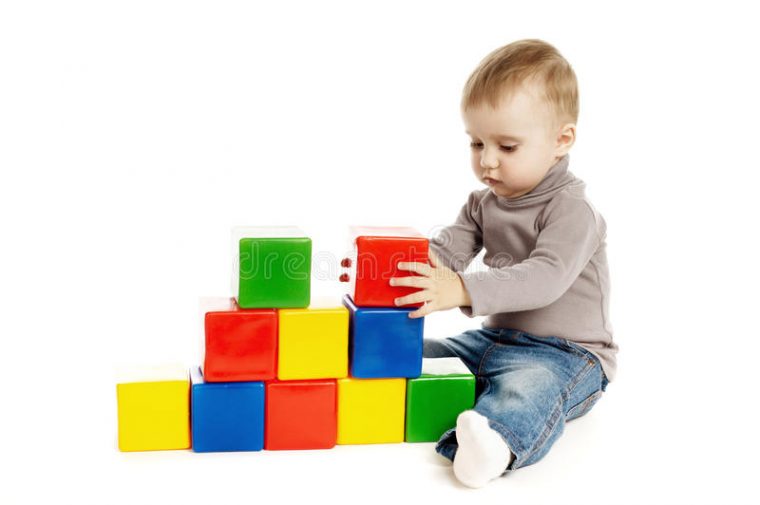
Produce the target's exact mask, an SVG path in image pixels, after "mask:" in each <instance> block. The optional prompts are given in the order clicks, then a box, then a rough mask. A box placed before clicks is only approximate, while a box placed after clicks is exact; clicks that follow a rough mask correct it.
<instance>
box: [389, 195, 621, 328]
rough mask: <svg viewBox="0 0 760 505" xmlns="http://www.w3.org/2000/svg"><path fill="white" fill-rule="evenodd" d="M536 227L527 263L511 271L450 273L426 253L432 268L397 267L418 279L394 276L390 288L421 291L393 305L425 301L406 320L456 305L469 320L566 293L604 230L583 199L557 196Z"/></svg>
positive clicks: (527, 307) (542, 302) (536, 304)
mask: <svg viewBox="0 0 760 505" xmlns="http://www.w3.org/2000/svg"><path fill="white" fill-rule="evenodd" d="M539 226H540V227H541V231H540V232H539V234H538V237H537V239H536V245H535V248H534V249H533V251H532V252H531V253H530V256H529V257H528V258H527V259H525V260H524V261H522V262H520V263H518V264H517V265H514V266H510V267H502V268H495V267H492V268H489V269H488V270H487V271H485V272H483V271H475V272H469V273H464V272H463V271H461V270H460V271H457V272H454V271H452V270H450V269H449V268H448V267H446V266H445V265H444V264H443V263H442V262H441V264H436V263H438V262H437V261H436V257H435V254H434V253H433V252H432V250H431V254H430V257H431V262H432V263H433V267H435V268H431V267H430V265H427V264H425V263H400V264H399V266H398V268H399V269H404V270H410V271H413V272H415V273H417V274H419V276H408V277H395V278H393V279H391V283H392V285H394V286H413V287H418V288H421V289H420V290H419V291H416V292H414V293H412V294H410V295H407V296H404V297H401V298H399V299H397V300H398V301H399V302H400V303H398V305H406V304H410V303H416V302H420V301H424V302H426V304H425V305H424V306H423V307H421V308H419V309H417V311H415V312H411V313H410V314H409V317H421V316H425V315H427V314H429V313H431V312H434V311H436V310H445V309H449V308H452V307H456V306H459V308H460V310H461V311H462V312H463V313H464V314H465V315H467V316H468V317H474V316H485V315H490V314H497V313H499V312H516V311H523V310H531V309H537V308H540V307H544V306H546V305H549V304H550V303H552V302H554V301H555V300H556V299H557V298H559V297H560V296H561V295H562V294H563V293H564V292H565V291H567V289H568V288H569V287H570V285H571V284H572V283H573V282H574V281H575V279H576V278H577V277H578V275H580V273H581V271H583V269H584V268H585V267H586V265H587V264H588V262H589V260H590V259H591V256H593V254H594V253H595V252H596V250H597V249H598V247H599V245H600V244H601V241H602V240H603V237H604V234H605V231H606V225H605V223H604V219H602V217H601V216H600V215H598V214H597V212H596V211H595V210H594V209H593V208H592V207H591V206H590V205H589V204H588V203H587V202H586V201H585V200H584V199H579V198H577V197H574V196H573V195H563V196H559V197H557V198H556V199H555V200H553V201H551V202H550V203H549V204H548V205H547V207H546V209H545V212H544V216H543V218H542V222H541V223H540V224H539ZM475 254H477V252H476V253H475ZM471 259H472V258H469V260H471ZM469 260H468V261H467V262H469ZM450 263H451V261H450ZM454 264H456V260H454ZM465 266H466V265H465Z"/></svg>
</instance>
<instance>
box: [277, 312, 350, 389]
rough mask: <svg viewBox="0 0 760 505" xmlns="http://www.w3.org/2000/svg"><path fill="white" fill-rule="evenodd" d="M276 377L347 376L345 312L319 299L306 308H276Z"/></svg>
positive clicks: (346, 318) (316, 377)
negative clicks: (277, 332) (277, 315)
mask: <svg viewBox="0 0 760 505" xmlns="http://www.w3.org/2000/svg"><path fill="white" fill-rule="evenodd" d="M277 312H278V313H279V336H278V338H279V341H278V350H277V353H278V357H277V378H278V379H280V380H297V379H339V378H342V377H346V376H347V375H348V309H347V308H346V307H345V306H343V305H342V304H341V303H340V302H339V301H338V302H335V301H332V300H331V299H318V300H316V301H313V302H312V303H311V304H310V305H309V307H308V308H305V309H279V310H278V311H277Z"/></svg>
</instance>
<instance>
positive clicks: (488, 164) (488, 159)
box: [480, 153, 499, 169]
mask: <svg viewBox="0 0 760 505" xmlns="http://www.w3.org/2000/svg"><path fill="white" fill-rule="evenodd" d="M480 166H481V167H482V168H485V169H490V168H497V167H498V166H499V160H498V159H497V157H496V156H493V155H488V156H487V155H486V154H485V153H484V154H483V156H481V157H480Z"/></svg>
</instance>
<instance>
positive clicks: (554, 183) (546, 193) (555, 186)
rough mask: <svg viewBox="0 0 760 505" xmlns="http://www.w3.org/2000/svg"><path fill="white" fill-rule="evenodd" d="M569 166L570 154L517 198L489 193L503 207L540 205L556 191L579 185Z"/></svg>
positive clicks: (579, 181) (578, 180) (558, 161)
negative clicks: (535, 184)
mask: <svg viewBox="0 0 760 505" xmlns="http://www.w3.org/2000/svg"><path fill="white" fill-rule="evenodd" d="M569 165H570V153H567V154H565V155H564V156H563V157H562V158H560V159H559V160H557V162H556V163H555V164H554V165H552V166H551V168H549V170H548V171H547V172H546V175H544V178H543V179H541V182H539V183H538V185H537V186H536V187H535V188H533V189H532V190H530V191H529V192H528V193H525V194H524V195H522V196H518V197H517V198H507V197H506V196H499V195H497V194H496V193H494V192H493V191H489V193H491V194H492V195H493V196H495V197H496V200H497V201H498V202H499V203H500V204H502V205H504V206H505V207H525V206H527V205H533V204H536V203H542V202H545V201H548V200H550V199H551V198H552V197H553V196H554V195H555V194H557V192H558V191H561V190H563V189H564V188H566V187H567V186H568V185H570V184H573V183H574V182H575V183H581V184H582V181H581V180H580V179H578V178H576V177H575V176H574V175H573V173H572V172H570V171H569V170H568V166H569Z"/></svg>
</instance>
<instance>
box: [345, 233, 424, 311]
mask: <svg viewBox="0 0 760 505" xmlns="http://www.w3.org/2000/svg"><path fill="white" fill-rule="evenodd" d="M349 236H350V239H351V244H350V250H351V251H352V252H351V254H350V255H349V257H347V258H344V259H343V262H342V263H341V265H342V266H343V267H344V268H346V269H347V271H346V272H344V273H343V275H341V281H343V282H348V294H349V295H350V296H351V299H352V300H354V303H356V305H358V306H359V307H395V306H396V305H395V303H394V300H395V299H396V298H398V297H400V296H405V295H408V294H411V293H415V292H417V291H418V290H419V288H415V287H410V286H391V285H390V279H391V277H407V276H410V275H417V274H416V273H414V272H410V271H409V270H399V269H398V263H399V262H400V261H404V262H416V263H428V239H427V238H425V237H424V236H423V235H422V234H420V233H419V232H417V231H416V230H415V229H413V228H406V227H377V226H375V227H373V226H351V227H350V228H349ZM422 305H423V304H422V302H418V303H414V304H409V305H405V307H412V308H417V307H421V306H422Z"/></svg>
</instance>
